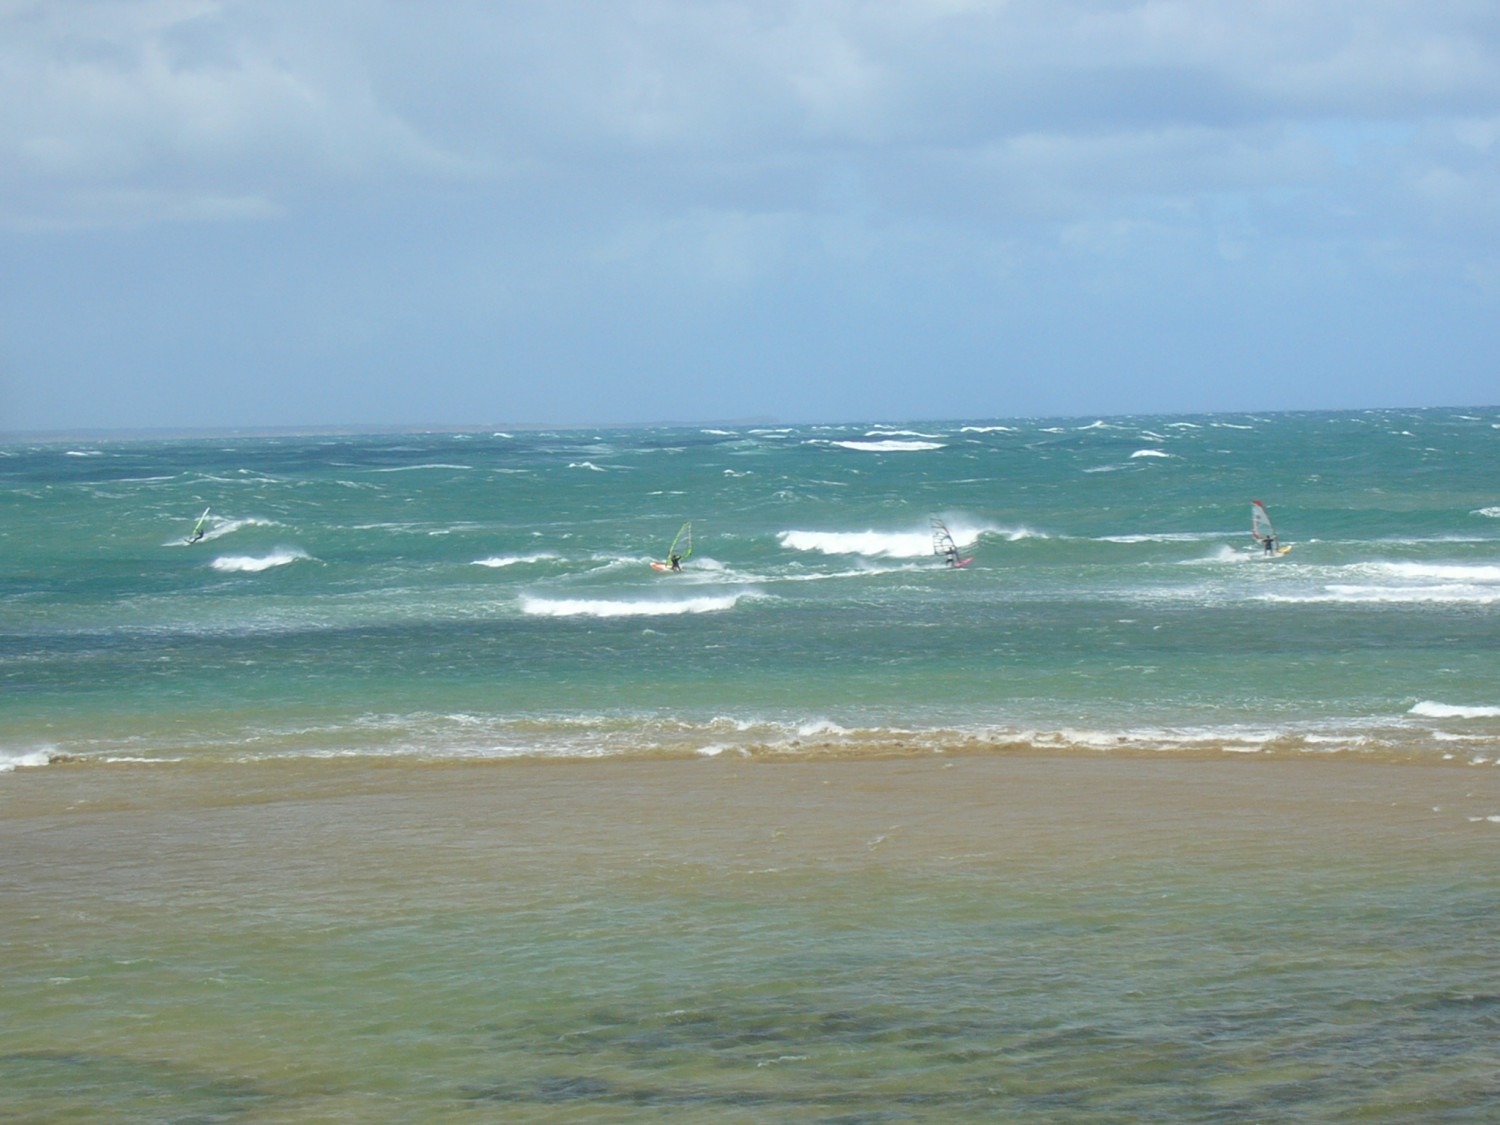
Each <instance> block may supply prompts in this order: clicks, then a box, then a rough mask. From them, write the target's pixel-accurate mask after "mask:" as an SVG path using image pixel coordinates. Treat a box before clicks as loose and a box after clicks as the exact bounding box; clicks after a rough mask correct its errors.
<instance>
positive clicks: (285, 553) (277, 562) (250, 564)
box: [212, 547, 310, 574]
mask: <svg viewBox="0 0 1500 1125" xmlns="http://www.w3.org/2000/svg"><path fill="white" fill-rule="evenodd" d="M309 557H310V556H309V555H308V554H307V553H306V552H305V551H303V550H301V549H299V548H297V547H284V548H281V549H279V550H276V551H272V552H271V553H270V554H269V555H260V556H255V555H221V556H220V557H219V558H216V559H214V561H213V564H212V565H213V568H214V569H215V570H222V571H224V572H226V573H228V574H258V573H259V572H261V571H263V570H272V569H274V568H275V567H278V566H288V565H290V564H291V563H294V562H296V561H297V560H298V559H305V558H309Z"/></svg>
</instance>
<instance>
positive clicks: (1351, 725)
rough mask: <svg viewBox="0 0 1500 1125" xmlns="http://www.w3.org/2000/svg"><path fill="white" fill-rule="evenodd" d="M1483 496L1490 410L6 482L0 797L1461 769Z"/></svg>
mask: <svg viewBox="0 0 1500 1125" xmlns="http://www.w3.org/2000/svg"><path fill="white" fill-rule="evenodd" d="M1497 454H1500V412H1497V411H1495V410H1483V411H1453V410H1431V411H1421V412H1399V411H1373V412H1353V413H1335V414H1298V415H1270V416H1254V417H1251V416H1244V417H1230V416H1213V417H1201V418H1182V417H1153V418H1126V419H1107V420H1101V421H1093V420H1082V421H1014V422H1004V423H948V424H923V425H920V426H910V427H899V428H898V427H867V426H842V427H832V426H800V427H775V428H749V427H747V428H744V429H736V430H720V429H703V428H690V429H649V430H610V431H588V432H559V433H535V432H517V433H514V434H499V433H495V434H492V433H479V434H471V433H464V434H437V435H426V434H422V435H413V434H401V435H377V436H354V437H281V438H246V439H213V440H198V441H170V442H161V441H130V442H124V441H120V442H114V441H95V442H84V441H75V442H71V443H56V444H45V445H24V444H11V445H9V446H5V447H4V448H3V450H0V480H3V482H4V486H5V487H4V493H3V500H0V543H3V545H4V551H5V555H6V558H7V565H6V567H5V573H4V575H3V576H0V676H3V684H4V687H5V693H6V704H5V707H6V712H7V715H6V719H7V722H6V729H5V731H4V733H3V734H0V761H3V762H5V763H8V764H13V763H17V762H37V761H46V760H51V759H53V758H60V757H82V758H86V759H91V760H93V759H103V758H118V757H134V756H140V757H145V758H162V757H171V758H176V757H200V756H211V757H216V758H232V759H237V758H244V757H251V758H254V757H266V756H283V755H293V756H295V755H305V754H335V753H337V754H344V753H348V754H370V755H418V756H424V757H439V758H471V757H496V756H509V755H529V754H546V755H569V756H601V755H604V756H608V755H660V754H667V755H684V754H686V755H693V754H721V753H726V752H729V753H749V754H757V753H758V754H765V753H793V754H819V753H846V754H858V753H882V752H887V751H889V750H890V749H891V747H892V744H893V742H894V743H899V744H900V746H901V747H909V746H910V745H912V744H913V743H915V744H919V745H921V746H925V747H929V748H934V749H942V748H947V747H952V746H962V747H965V748H973V747H974V746H975V745H976V744H977V745H984V746H1000V747H1010V748H1015V747H1023V746H1033V747H1044V748H1047V749H1049V750H1058V749H1063V750H1066V749H1069V748H1081V749H1092V748H1099V747H1118V746H1142V747H1149V748H1152V749H1159V748H1164V747H1165V748H1173V749H1181V750H1183V751H1194V752H1196V751H1205V750H1206V751H1209V752H1217V751H1220V750H1224V749H1230V750H1236V751H1244V752H1257V751H1266V750H1274V751H1281V752H1309V753H1327V752H1338V753H1356V754H1358V753H1362V754H1370V755H1396V756H1413V755H1416V756H1425V755H1431V754H1433V753H1441V754H1453V755H1459V756H1463V755H1473V756H1477V757H1484V756H1487V755H1490V754H1492V753H1493V747H1494V744H1495V741H1496V737H1497V735H1500V675H1497V670H1496V664H1495V661H1494V659H1493V654H1494V652H1495V649H1496V642H1497V639H1500V608H1497V607H1500V456H1497ZM1253 498H1258V499H1261V500H1262V501H1264V502H1265V504H1266V505H1267V507H1268V508H1269V510H1270V512H1271V514H1272V516H1273V518H1274V519H1275V520H1276V521H1277V523H1278V531H1279V533H1280V535H1281V537H1282V540H1283V542H1285V543H1289V544H1292V545H1293V549H1292V551H1291V553H1290V554H1289V555H1288V556H1286V557H1285V558H1284V559H1282V560H1279V561H1276V562H1272V563H1267V562H1264V561H1261V560H1259V559H1257V558H1256V557H1255V553H1254V550H1253V548H1254V544H1253V543H1252V541H1251V539H1250V536H1249V526H1250V518H1249V506H1250V501H1251V499H1253ZM204 507H209V508H211V512H210V516H209V520H208V523H207V525H206V527H207V535H206V537H205V538H204V539H203V541H202V542H200V543H198V544H196V545H194V546H187V545H185V536H186V535H187V533H188V531H189V530H190V529H191V528H192V526H193V523H194V521H195V520H196V518H197V516H198V514H199V513H200V512H201V511H202V510H203V508H204ZM931 515H937V516H939V517H941V518H942V519H944V520H945V521H946V522H947V524H948V525H949V526H950V527H951V529H952V531H953V533H954V535H955V537H956V538H957V539H958V540H959V541H960V543H961V544H962V546H963V548H964V553H965V554H972V555H973V557H974V562H973V563H972V564H971V565H970V566H969V567H968V568H966V569H964V570H962V571H957V572H954V571H949V570H947V569H946V568H944V567H942V566H941V565H940V560H938V559H937V558H935V557H934V556H933V555H932V554H931V541H930V536H929V526H928V520H929V517H930V516H931ZM684 520H691V521H692V523H693V528H694V532H695V543H696V547H697V549H696V551H695V553H694V555H693V556H692V557H691V558H690V559H689V561H688V566H687V568H686V570H685V571H684V573H682V574H680V575H661V574H658V573H657V572H655V571H653V570H651V569H650V568H649V567H648V566H647V565H646V564H647V562H648V560H650V559H652V558H659V557H661V556H662V555H663V554H664V553H665V551H666V549H667V546H668V545H669V543H670V541H671V539H672V536H673V535H674V534H675V532H676V530H677V528H678V527H679V526H680V524H681V523H682V522H683V521H684Z"/></svg>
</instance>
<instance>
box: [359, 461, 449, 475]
mask: <svg viewBox="0 0 1500 1125" xmlns="http://www.w3.org/2000/svg"><path fill="white" fill-rule="evenodd" d="M473 467H474V466H472V465H449V464H446V463H444V462H441V461H437V462H434V463H432V464H430V465H389V466H386V467H385V468H381V469H371V470H370V471H371V472H372V473H419V472H423V471H424V470H428V469H438V470H443V471H448V472H468V471H469V470H471V469H473Z"/></svg>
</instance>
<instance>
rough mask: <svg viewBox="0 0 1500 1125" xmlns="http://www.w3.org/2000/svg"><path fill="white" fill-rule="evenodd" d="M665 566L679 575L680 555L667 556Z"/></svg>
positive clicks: (680, 569) (680, 568) (680, 566)
mask: <svg viewBox="0 0 1500 1125" xmlns="http://www.w3.org/2000/svg"><path fill="white" fill-rule="evenodd" d="M667 566H668V567H669V568H670V569H671V570H673V571H676V572H678V573H681V571H682V556H681V555H675V554H674V555H671V556H669V557H668V558H667Z"/></svg>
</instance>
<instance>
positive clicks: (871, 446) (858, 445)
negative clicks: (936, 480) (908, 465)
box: [830, 439, 947, 453]
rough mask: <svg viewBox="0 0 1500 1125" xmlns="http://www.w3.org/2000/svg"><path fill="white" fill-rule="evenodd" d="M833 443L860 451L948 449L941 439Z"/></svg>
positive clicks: (903, 451)
mask: <svg viewBox="0 0 1500 1125" xmlns="http://www.w3.org/2000/svg"><path fill="white" fill-rule="evenodd" d="M830 444H831V445H837V446H839V447H840V448H843V449H853V450H855V451H857V452H860V453H921V452H924V451H926V450H931V449H946V448H947V445H946V444H945V443H944V442H940V441H899V440H895V439H891V440H887V441H835V442H831V443H830Z"/></svg>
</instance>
